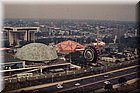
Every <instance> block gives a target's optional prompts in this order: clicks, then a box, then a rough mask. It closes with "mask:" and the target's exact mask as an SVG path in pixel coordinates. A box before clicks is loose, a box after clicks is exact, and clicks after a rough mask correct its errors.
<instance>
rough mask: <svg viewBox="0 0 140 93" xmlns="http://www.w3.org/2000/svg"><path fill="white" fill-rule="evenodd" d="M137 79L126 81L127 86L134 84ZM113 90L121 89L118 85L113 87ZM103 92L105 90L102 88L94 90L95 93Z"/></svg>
mask: <svg viewBox="0 0 140 93" xmlns="http://www.w3.org/2000/svg"><path fill="white" fill-rule="evenodd" d="M138 79H139V78H135V79H132V80H129V81H127V84H128V85H130V84H133V83H135V82H136V81H137V80H138ZM113 88H114V89H117V88H118V89H121V88H122V87H121V86H120V85H119V84H115V85H113ZM103 92H105V89H104V88H101V89H98V90H95V93H103Z"/></svg>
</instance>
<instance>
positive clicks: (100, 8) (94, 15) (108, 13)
mask: <svg viewBox="0 0 140 93" xmlns="http://www.w3.org/2000/svg"><path fill="white" fill-rule="evenodd" d="M4 18H46V19H92V20H116V21H136V5H133V4H132V5H130V4H118V5H96V4H85V5H84V4H77V5H76V4H75V5H72V4H66V5H60V4H56V5H55V4H52V5H49V4H44V5H43V4H39V5H37V4H31V5H29V4H28V5H26V4H5V6H4Z"/></svg>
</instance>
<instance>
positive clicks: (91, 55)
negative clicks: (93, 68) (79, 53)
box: [83, 46, 97, 63]
mask: <svg viewBox="0 0 140 93" xmlns="http://www.w3.org/2000/svg"><path fill="white" fill-rule="evenodd" d="M83 56H84V58H85V59H86V60H87V61H88V62H92V63H95V62H97V51H96V49H95V47H93V46H88V47H86V48H85V50H84V52H83Z"/></svg>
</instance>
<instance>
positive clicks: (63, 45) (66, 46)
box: [56, 40, 85, 52]
mask: <svg viewBox="0 0 140 93" xmlns="http://www.w3.org/2000/svg"><path fill="white" fill-rule="evenodd" d="M56 46H57V48H58V49H59V52H75V51H76V49H84V48H85V46H84V45H81V44H80V43H78V42H75V41H71V40H68V41H63V42H60V43H58V44H57V45H56Z"/></svg>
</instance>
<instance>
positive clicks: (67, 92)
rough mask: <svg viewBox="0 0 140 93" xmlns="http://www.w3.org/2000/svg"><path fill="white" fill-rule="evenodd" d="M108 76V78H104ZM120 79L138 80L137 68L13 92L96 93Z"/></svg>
mask: <svg viewBox="0 0 140 93" xmlns="http://www.w3.org/2000/svg"><path fill="white" fill-rule="evenodd" d="M106 75H108V77H104V76H106ZM120 77H125V78H126V79H127V80H131V79H134V78H137V66H131V67H127V68H122V69H119V70H113V71H109V72H106V73H101V74H96V75H91V76H87V77H81V78H77V79H72V80H65V81H61V82H56V83H50V84H44V85H38V86H36V87H29V88H23V89H20V90H16V91H13V92H19V91H21V90H25V91H28V92H35V91H37V92H41V93H42V92H43V93H44V92H46V93H81V92H83V93H85V92H89V91H94V90H97V89H101V88H103V87H104V81H107V80H109V81H110V82H111V83H112V84H113V85H114V84H117V83H118V79H119V78H120ZM77 82H78V83H80V85H79V86H75V84H76V83H77ZM58 83H63V84H62V86H63V88H61V89H60V88H57V87H56V85H57V84H58Z"/></svg>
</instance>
